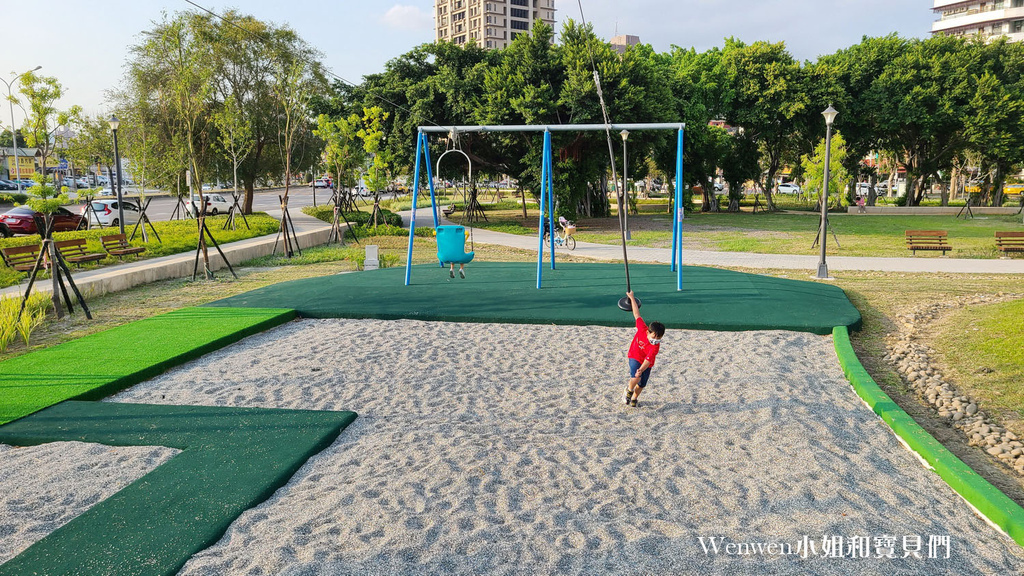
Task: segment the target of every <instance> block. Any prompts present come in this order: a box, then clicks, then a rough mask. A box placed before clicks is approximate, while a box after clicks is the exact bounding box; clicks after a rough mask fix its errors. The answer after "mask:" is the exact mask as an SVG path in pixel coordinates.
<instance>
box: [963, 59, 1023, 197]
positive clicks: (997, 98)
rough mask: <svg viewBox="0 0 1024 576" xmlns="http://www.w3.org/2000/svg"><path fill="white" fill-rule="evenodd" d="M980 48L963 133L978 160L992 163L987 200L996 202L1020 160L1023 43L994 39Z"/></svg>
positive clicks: (1021, 153) (1021, 146) (1001, 195)
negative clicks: (980, 63) (981, 62)
mask: <svg viewBox="0 0 1024 576" xmlns="http://www.w3.org/2000/svg"><path fill="white" fill-rule="evenodd" d="M980 49H981V50H982V52H983V59H984V65H983V68H982V70H981V72H980V73H979V74H975V75H974V76H973V77H972V79H971V80H972V83H973V84H974V95H973V97H972V98H971V101H970V109H971V110H970V112H969V113H968V114H967V116H966V118H965V121H964V124H965V126H964V136H965V138H966V140H967V143H968V146H970V147H971V148H972V149H973V150H975V151H977V152H978V154H979V155H980V157H981V160H982V164H984V165H989V166H991V167H992V170H991V171H992V188H991V191H990V192H991V194H990V196H991V202H992V205H993V206H1000V205H1001V204H1002V203H1003V184H1004V182H1005V180H1006V176H1007V175H1008V174H1010V173H1011V172H1012V170H1013V168H1015V167H1019V166H1020V165H1021V164H1024V92H1022V90H1024V72H1022V70H1021V67H1022V66H1024V46H1021V45H1020V44H1016V43H1008V42H1006V41H1005V40H998V41H996V42H994V43H992V44H989V45H986V46H984V47H981V48H980Z"/></svg>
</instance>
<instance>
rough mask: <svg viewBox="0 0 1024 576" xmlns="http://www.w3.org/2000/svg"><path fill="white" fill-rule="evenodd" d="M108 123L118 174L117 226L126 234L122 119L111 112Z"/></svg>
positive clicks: (115, 168)
mask: <svg viewBox="0 0 1024 576" xmlns="http://www.w3.org/2000/svg"><path fill="white" fill-rule="evenodd" d="M107 123H108V124H110V132H111V134H113V135H114V170H115V171H116V174H117V176H116V178H117V227H118V229H120V231H121V234H124V199H123V198H122V197H121V151H120V150H118V148H117V127H118V126H120V125H121V121H120V120H118V119H117V116H114V115H113V114H111V115H110V120H108V121H107ZM111 186H113V183H111Z"/></svg>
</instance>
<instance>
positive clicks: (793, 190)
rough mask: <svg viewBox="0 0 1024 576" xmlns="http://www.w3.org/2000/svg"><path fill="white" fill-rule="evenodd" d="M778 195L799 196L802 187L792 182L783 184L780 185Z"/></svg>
mask: <svg viewBox="0 0 1024 576" xmlns="http://www.w3.org/2000/svg"><path fill="white" fill-rule="evenodd" d="M778 193H779V194H799V193H800V187H799V186H797V185H796V184H793V183H792V182H785V183H783V184H779V188H778Z"/></svg>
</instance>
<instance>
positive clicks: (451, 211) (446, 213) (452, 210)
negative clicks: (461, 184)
mask: <svg viewBox="0 0 1024 576" xmlns="http://www.w3.org/2000/svg"><path fill="white" fill-rule="evenodd" d="M441 213H442V214H444V217H445V218H447V217H449V216H451V215H452V214H454V213H455V204H449V205H447V206H445V207H444V208H442V209H441Z"/></svg>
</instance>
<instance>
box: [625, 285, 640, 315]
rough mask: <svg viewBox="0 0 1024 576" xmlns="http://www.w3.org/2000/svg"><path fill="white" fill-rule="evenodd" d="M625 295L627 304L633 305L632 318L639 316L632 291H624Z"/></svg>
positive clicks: (638, 309)
mask: <svg viewBox="0 0 1024 576" xmlns="http://www.w3.org/2000/svg"><path fill="white" fill-rule="evenodd" d="M626 297H627V298H629V304H630V305H631V306H632V307H633V319H634V320H635V319H638V318H640V308H638V307H637V305H636V300H635V299H634V298H633V291H632V290H630V291H629V292H626Z"/></svg>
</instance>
